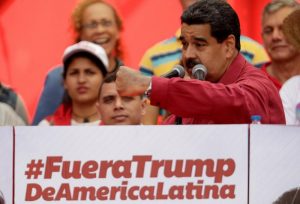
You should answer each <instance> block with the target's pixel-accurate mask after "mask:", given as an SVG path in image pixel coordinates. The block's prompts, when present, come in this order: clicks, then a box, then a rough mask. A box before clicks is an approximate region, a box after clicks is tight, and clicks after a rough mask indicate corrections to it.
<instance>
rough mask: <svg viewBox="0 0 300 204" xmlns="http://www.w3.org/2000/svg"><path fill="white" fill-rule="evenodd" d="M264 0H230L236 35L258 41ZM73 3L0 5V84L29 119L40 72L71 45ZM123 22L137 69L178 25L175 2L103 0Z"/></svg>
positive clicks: (128, 57) (129, 59)
mask: <svg viewBox="0 0 300 204" xmlns="http://www.w3.org/2000/svg"><path fill="white" fill-rule="evenodd" d="M268 1H269V0H230V1H229V3H230V4H231V5H232V6H233V7H234V8H235V10H236V11H237V12H238V14H239V16H240V20H241V27H242V33H243V34H244V35H247V36H249V37H252V38H254V39H255V40H257V41H259V42H261V39H260V17H261V11H262V8H263V6H264V5H265V4H266V2H268ZM76 2H77V1H76V0H68V1H61V0H44V1H32V0H23V1H14V0H3V1H0V81H2V82H4V83H6V84H8V85H10V86H11V87H13V88H14V89H15V90H16V91H17V92H19V93H20V94H21V95H22V97H23V98H24V100H25V103H26V105H27V107H28V110H29V113H30V117H32V116H33V114H34V112H35V108H36V105H37V102H38V98H39V95H40V92H41V90H42V87H43V82H44V78H45V76H46V73H47V72H48V71H49V70H50V69H51V68H52V67H53V66H55V65H58V64H60V62H61V56H62V53H63V50H64V48H65V47H66V46H67V45H69V44H70V43H72V42H73V37H72V33H71V28H70V14H71V11H72V9H73V8H74V5H75V4H76ZM108 2H110V3H112V4H113V5H114V6H115V7H116V8H117V10H118V11H119V13H120V14H121V16H122V18H123V21H124V28H125V30H124V32H123V44H124V48H125V59H124V62H125V64H126V65H129V66H132V67H134V68H137V67H138V63H139V60H140V58H141V57H142V55H143V53H144V51H145V50H146V49H147V48H148V47H150V46H151V45H152V44H153V43H155V42H158V41H160V40H162V39H164V38H166V37H168V36H170V35H172V34H173V33H174V32H175V31H176V29H177V28H178V27H179V26H180V19H179V16H180V14H181V6H180V4H179V1H178V0H165V1H161V0H108Z"/></svg>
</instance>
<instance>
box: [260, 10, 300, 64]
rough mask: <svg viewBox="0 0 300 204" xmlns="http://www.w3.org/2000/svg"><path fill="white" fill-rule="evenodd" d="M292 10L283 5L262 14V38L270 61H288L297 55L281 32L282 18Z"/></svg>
mask: <svg viewBox="0 0 300 204" xmlns="http://www.w3.org/2000/svg"><path fill="white" fill-rule="evenodd" d="M293 11H294V9H293V8H289V7H283V8H281V9H280V10H278V11H275V12H273V13H270V14H265V15H264V16H263V20H262V38H263V41H264V46H265V48H266V51H267V52H268V54H269V56H270V58H271V60H272V61H275V62H285V61H290V59H292V58H293V57H294V56H296V55H299V53H298V52H297V50H296V49H295V48H294V46H292V45H291V44H289V43H288V42H287V40H286V38H285V36H284V34H283V32H282V23H283V20H284V19H285V18H286V17H287V16H288V15H289V14H290V13H292V12H293Z"/></svg>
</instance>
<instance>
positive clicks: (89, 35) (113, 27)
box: [80, 3, 120, 56]
mask: <svg viewBox="0 0 300 204" xmlns="http://www.w3.org/2000/svg"><path fill="white" fill-rule="evenodd" d="M81 23H82V30H81V33H80V38H81V40H87V41H91V42H94V43H96V44H99V45H101V46H102V47H103V48H104V50H105V51H106V53H107V55H108V56H110V55H111V54H112V52H113V51H114V50H115V48H116V44H117V41H118V40H119V38H120V31H119V29H118V26H117V22H116V19H115V16H114V13H113V10H112V9H111V8H110V7H109V6H107V5H106V4H102V3H95V4H92V5H90V6H88V7H87V8H86V9H85V10H84V12H83V15H82V22H81Z"/></svg>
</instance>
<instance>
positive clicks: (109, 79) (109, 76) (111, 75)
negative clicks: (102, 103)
mask: <svg viewBox="0 0 300 204" xmlns="http://www.w3.org/2000/svg"><path fill="white" fill-rule="evenodd" d="M116 79H117V72H116V71H114V72H111V73H108V74H107V75H106V76H105V77H104V79H103V81H102V83H101V85H100V87H99V91H98V98H100V94H101V90H102V86H103V84H109V83H112V82H115V81H116Z"/></svg>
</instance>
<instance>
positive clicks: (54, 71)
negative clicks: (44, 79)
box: [47, 65, 64, 76]
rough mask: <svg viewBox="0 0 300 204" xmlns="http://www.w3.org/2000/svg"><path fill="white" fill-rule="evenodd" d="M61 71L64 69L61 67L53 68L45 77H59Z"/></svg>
mask: <svg viewBox="0 0 300 204" xmlns="http://www.w3.org/2000/svg"><path fill="white" fill-rule="evenodd" d="M63 69H64V67H63V65H57V66H54V67H52V68H51V69H50V70H49V71H48V73H47V76H53V75H58V74H59V75H61V74H62V72H63Z"/></svg>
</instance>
